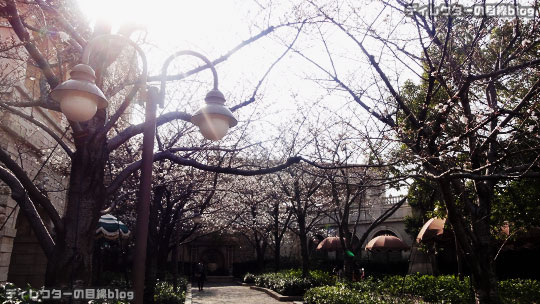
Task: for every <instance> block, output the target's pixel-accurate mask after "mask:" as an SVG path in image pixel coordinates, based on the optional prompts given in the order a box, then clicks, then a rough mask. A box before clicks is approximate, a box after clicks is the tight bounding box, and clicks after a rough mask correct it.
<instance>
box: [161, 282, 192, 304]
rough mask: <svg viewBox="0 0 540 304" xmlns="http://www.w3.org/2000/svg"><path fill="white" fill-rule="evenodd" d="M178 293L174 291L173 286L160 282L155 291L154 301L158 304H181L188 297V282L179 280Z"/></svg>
mask: <svg viewBox="0 0 540 304" xmlns="http://www.w3.org/2000/svg"><path fill="white" fill-rule="evenodd" d="M178 286H179V288H178V291H177V292H176V291H175V290H174V287H173V284H171V283H168V282H158V283H157V284H156V289H155V291H154V301H155V303H156V304H181V303H184V300H185V297H186V286H187V281H186V280H185V279H179V283H178Z"/></svg>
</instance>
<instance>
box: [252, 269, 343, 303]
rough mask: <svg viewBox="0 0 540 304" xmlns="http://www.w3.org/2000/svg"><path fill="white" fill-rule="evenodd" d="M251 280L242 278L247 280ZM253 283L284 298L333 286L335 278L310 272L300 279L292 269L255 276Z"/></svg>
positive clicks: (317, 272)
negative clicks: (319, 287) (321, 287)
mask: <svg viewBox="0 0 540 304" xmlns="http://www.w3.org/2000/svg"><path fill="white" fill-rule="evenodd" d="M251 278H252V277H251V276H246V277H244V279H248V280H251ZM245 282H246V283H248V282H247V281H245ZM254 282H255V285H257V286H260V287H264V288H268V289H272V290H274V291H276V292H278V293H280V294H282V295H285V296H301V295H303V294H304V293H305V292H306V291H307V290H308V289H310V288H312V287H316V286H322V285H332V284H334V283H335V278H334V277H333V276H332V275H330V274H329V273H326V272H323V271H320V270H313V271H310V272H309V276H308V277H307V278H302V271H301V270H298V269H293V270H285V271H280V272H271V273H264V274H261V275H257V276H255V277H254Z"/></svg>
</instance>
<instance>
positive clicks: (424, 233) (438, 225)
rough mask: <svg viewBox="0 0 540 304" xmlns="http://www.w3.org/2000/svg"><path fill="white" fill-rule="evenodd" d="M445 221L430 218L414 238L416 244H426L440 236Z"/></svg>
mask: <svg viewBox="0 0 540 304" xmlns="http://www.w3.org/2000/svg"><path fill="white" fill-rule="evenodd" d="M445 223H446V219H440V218H432V219H429V221H427V222H426V223H425V224H424V226H422V229H420V232H419V233H418V235H417V236H416V242H418V243H420V242H427V241H431V240H433V239H435V238H436V237H438V236H441V235H442V234H443V233H444V224H445Z"/></svg>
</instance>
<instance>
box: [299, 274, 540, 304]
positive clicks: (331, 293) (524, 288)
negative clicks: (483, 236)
mask: <svg viewBox="0 0 540 304" xmlns="http://www.w3.org/2000/svg"><path fill="white" fill-rule="evenodd" d="M469 284H470V283H469V279H468V278H465V280H463V281H461V280H459V279H458V278H457V277H454V276H437V277H435V276H431V275H412V276H406V277H403V276H387V277H383V278H382V279H366V280H363V281H361V282H354V283H347V284H338V285H337V286H324V287H318V288H312V289H310V290H308V291H307V292H306V294H305V296H304V300H305V301H306V303H308V304H349V303H423V302H421V301H420V299H422V301H425V302H428V303H458V304H459V303H474V299H473V295H472V292H471V290H470V285H469ZM499 295H500V298H501V302H502V303H512V304H525V303H527V304H529V303H540V281H535V280H521V279H514V280H506V281H500V282H499ZM351 299H352V300H351ZM351 301H352V302H351Z"/></svg>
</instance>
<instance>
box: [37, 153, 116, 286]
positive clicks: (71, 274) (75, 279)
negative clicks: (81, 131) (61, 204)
mask: <svg viewBox="0 0 540 304" xmlns="http://www.w3.org/2000/svg"><path fill="white" fill-rule="evenodd" d="M105 146H106V145H104V144H95V143H94V144H85V145H84V146H83V147H82V148H81V147H79V149H78V150H77V151H76V152H75V154H74V155H73V160H72V167H71V176H70V181H69V191H68V196H67V206H66V212H65V214H64V218H63V221H64V227H65V233H64V234H57V235H56V236H55V241H56V245H55V248H54V254H53V256H54V258H53V259H49V261H48V264H47V274H46V280H45V284H46V285H47V286H54V287H61V286H73V285H75V284H76V285H82V286H88V285H90V284H91V282H92V255H93V250H94V235H95V231H96V226H97V222H98V220H99V217H100V210H101V208H102V207H103V203H104V202H105V200H106V198H107V196H106V192H105V186H104V184H103V179H104V169H105V164H106V162H107V160H108V152H107V151H106V149H105V148H104V147H105Z"/></svg>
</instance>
